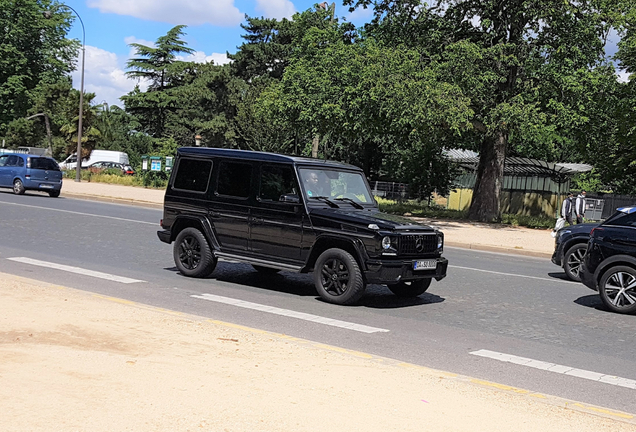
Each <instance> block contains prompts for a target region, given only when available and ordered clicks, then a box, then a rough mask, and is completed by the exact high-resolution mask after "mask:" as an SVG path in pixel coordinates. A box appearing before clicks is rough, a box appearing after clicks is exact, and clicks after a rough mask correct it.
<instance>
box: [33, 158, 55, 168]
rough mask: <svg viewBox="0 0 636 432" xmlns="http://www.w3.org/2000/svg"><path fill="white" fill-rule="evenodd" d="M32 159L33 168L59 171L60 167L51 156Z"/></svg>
mask: <svg viewBox="0 0 636 432" xmlns="http://www.w3.org/2000/svg"><path fill="white" fill-rule="evenodd" d="M30 159H31V169H39V170H46V171H59V170H60V167H59V166H58V164H57V162H55V161H54V160H53V159H49V158H41V157H40V158H30Z"/></svg>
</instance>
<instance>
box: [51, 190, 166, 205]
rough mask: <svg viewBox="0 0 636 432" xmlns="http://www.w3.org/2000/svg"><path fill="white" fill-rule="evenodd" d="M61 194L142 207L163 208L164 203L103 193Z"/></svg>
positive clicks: (74, 197) (67, 196)
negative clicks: (104, 194)
mask: <svg viewBox="0 0 636 432" xmlns="http://www.w3.org/2000/svg"><path fill="white" fill-rule="evenodd" d="M60 196H61V197H66V198H73V199H82V200H87V201H100V202H108V203H114V204H128V205H136V206H140V207H149V208H156V209H162V208H163V203H156V202H152V201H144V200H137V199H132V198H119V197H110V196H103V195H88V194H75V193H66V192H64V191H62V195H60Z"/></svg>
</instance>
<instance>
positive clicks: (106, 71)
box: [72, 45, 145, 107]
mask: <svg viewBox="0 0 636 432" xmlns="http://www.w3.org/2000/svg"><path fill="white" fill-rule="evenodd" d="M80 53H81V52H80ZM77 65H78V68H77V69H78V70H76V71H75V72H73V74H72V78H73V87H75V88H76V89H78V90H79V88H80V81H81V67H82V65H81V61H78V63H77ZM135 84H137V83H136V81H135V80H131V79H128V78H127V77H126V75H125V72H124V68H123V61H121V60H120V59H119V58H118V57H117V55H116V54H114V53H111V52H108V51H105V50H103V49H101V48H96V47H93V46H89V45H87V46H86V65H85V66H84V91H85V92H90V93H95V99H94V100H93V101H94V102H95V103H101V102H102V101H106V102H107V103H108V104H109V105H118V106H120V107H123V104H122V102H121V101H120V100H119V98H120V97H121V96H123V95H125V94H126V93H128V92H130V91H131V90H132V89H133V88H134V87H135ZM141 85H142V87H143V88H145V86H144V85H143V83H142V84H141Z"/></svg>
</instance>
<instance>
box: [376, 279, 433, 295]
mask: <svg viewBox="0 0 636 432" xmlns="http://www.w3.org/2000/svg"><path fill="white" fill-rule="evenodd" d="M387 286H388V287H389V289H390V290H391V292H392V293H393V294H395V295H396V296H398V297H404V298H410V297H417V296H419V295H421V294H424V293H425V292H426V290H427V289H428V287H430V286H431V280H430V279H418V280H414V281H409V282H402V281H400V282H398V283H396V284H391V285H387Z"/></svg>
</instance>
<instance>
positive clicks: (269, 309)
mask: <svg viewBox="0 0 636 432" xmlns="http://www.w3.org/2000/svg"><path fill="white" fill-rule="evenodd" d="M191 297H194V298H198V299H202V300H209V301H213V302H217V303H224V304H228V305H232V306H238V307H242V308H246V309H253V310H257V311H261V312H267V313H272V314H275V315H282V316H286V317H291V318H298V319H301V320H305V321H311V322H315V323H318V324H325V325H329V326H333V327H340V328H344V329H347V330H354V331H358V332H362V333H379V332H388V331H389V330H386V329H381V328H377V327H369V326H365V325H362V324H354V323H350V322H346V321H339V320H335V319H331V318H325V317H321V316H318V315H311V314H307V313H304V312H296V311H292V310H288V309H280V308H277V307H273V306H265V305H262V304H258V303H251V302H246V301H243V300H237V299H233V298H229V297H221V296H217V295H214V294H202V295H192V296H191Z"/></svg>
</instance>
